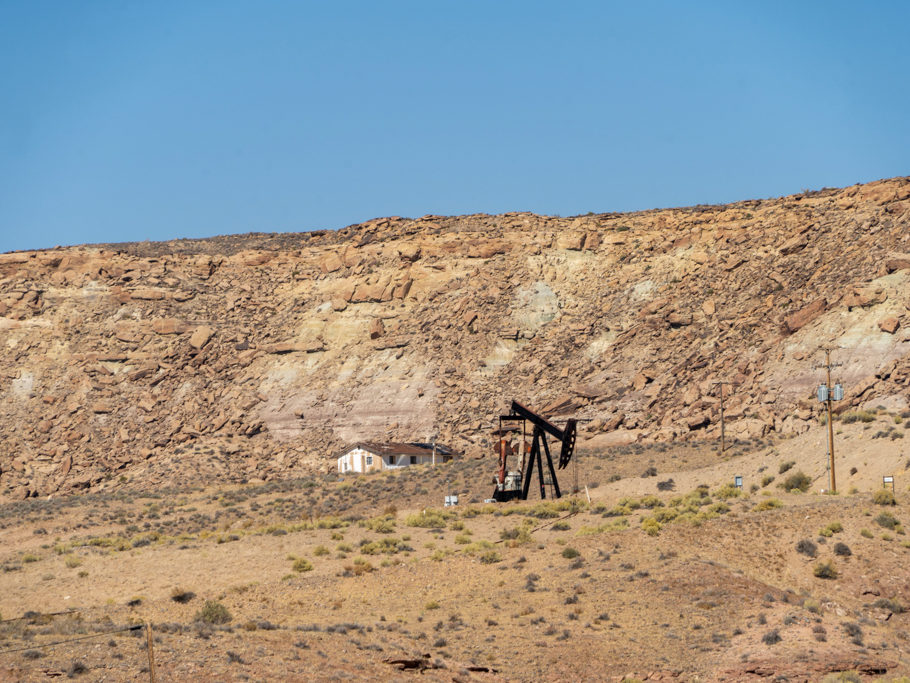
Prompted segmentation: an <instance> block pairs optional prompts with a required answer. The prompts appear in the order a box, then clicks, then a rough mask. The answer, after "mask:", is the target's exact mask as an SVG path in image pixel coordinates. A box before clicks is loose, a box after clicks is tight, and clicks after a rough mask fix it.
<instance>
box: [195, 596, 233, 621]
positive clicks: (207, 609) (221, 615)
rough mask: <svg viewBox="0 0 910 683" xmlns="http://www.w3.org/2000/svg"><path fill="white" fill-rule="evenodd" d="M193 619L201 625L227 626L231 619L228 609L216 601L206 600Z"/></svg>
mask: <svg viewBox="0 0 910 683" xmlns="http://www.w3.org/2000/svg"><path fill="white" fill-rule="evenodd" d="M193 619H194V621H200V622H202V623H203V624H227V623H229V622H230V621H231V620H232V619H233V617H232V616H231V613H230V612H229V611H228V608H227V607H225V606H224V605H222V604H221V603H220V602H218V601H217V600H206V601H205V603H204V604H203V605H202V609H200V610H199V611H198V612H197V613H196V616H195V617H194V618H193Z"/></svg>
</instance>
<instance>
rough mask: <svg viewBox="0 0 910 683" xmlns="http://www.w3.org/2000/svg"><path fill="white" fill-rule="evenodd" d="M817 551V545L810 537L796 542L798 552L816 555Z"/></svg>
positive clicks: (807, 555) (808, 555)
mask: <svg viewBox="0 0 910 683" xmlns="http://www.w3.org/2000/svg"><path fill="white" fill-rule="evenodd" d="M817 551H818V548H817V546H816V545H815V544H814V543H813V542H812V541H810V540H809V539H808V538H804V539H802V540H801V541H799V542H797V544H796V552H798V553H800V554H801V555H805V556H806V557H815V554H816V552H817Z"/></svg>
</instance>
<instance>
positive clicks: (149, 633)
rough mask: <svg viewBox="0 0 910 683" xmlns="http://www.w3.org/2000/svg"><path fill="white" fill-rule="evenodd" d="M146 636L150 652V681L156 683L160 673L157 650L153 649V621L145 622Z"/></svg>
mask: <svg viewBox="0 0 910 683" xmlns="http://www.w3.org/2000/svg"><path fill="white" fill-rule="evenodd" d="M145 637H146V642H147V645H148V647H147V648H146V649H147V650H148V654H149V681H150V682H151V683H155V682H156V681H157V680H158V674H157V672H156V671H155V651H154V650H153V649H152V623H151V622H150V621H147V622H145Z"/></svg>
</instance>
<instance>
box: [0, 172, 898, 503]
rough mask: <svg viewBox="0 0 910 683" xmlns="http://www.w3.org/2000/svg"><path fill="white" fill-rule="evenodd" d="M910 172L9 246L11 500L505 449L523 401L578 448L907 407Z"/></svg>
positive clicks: (0, 339) (799, 424)
mask: <svg viewBox="0 0 910 683" xmlns="http://www.w3.org/2000/svg"><path fill="white" fill-rule="evenodd" d="M908 252H910V178H899V179H892V180H887V181H881V182H876V183H871V184H868V185H858V186H853V187H849V188H846V189H843V190H823V191H820V192H808V193H804V194H802V195H797V196H791V197H784V198H780V199H772V200H765V201H745V202H738V203H736V204H731V205H727V206H697V207H690V208H683V209H667V210H659V211H646V212H640V213H632V214H600V215H588V216H580V217H574V218H553V217H544V216H536V215H532V214H523V213H512V214H504V215H500V216H487V215H474V216H460V217H441V216H425V217H423V218H419V219H403V218H388V219H378V220H373V221H370V222H367V223H364V224H362V225H356V226H351V227H348V228H345V229H343V230H339V231H336V232H316V233H303V234H281V235H261V234H256V235H245V236H234V237H222V238H213V239H210V240H194V241H189V240H180V241H174V242H167V243H125V244H112V245H102V246H90V247H70V248H58V249H54V250H49V251H39V252H26V253H12V254H5V255H2V256H0V344H2V348H3V354H2V357H0V393H2V403H0V411H2V421H0V498H3V497H25V496H29V495H47V494H51V493H54V492H57V491H69V490H74V489H88V488H92V489H95V488H98V487H105V488H111V487H117V486H122V485H134V486H153V485H167V484H174V483H192V482H200V483H203V482H207V481H237V480H241V479H267V478H275V477H282V476H293V475H295V474H301V473H303V472H304V471H306V470H309V469H311V468H314V467H315V468H319V469H325V468H326V467H327V466H333V465H334V462H333V461H330V459H329V456H330V454H331V453H332V452H333V451H334V450H336V449H337V448H338V447H340V446H341V445H342V444H344V443H345V442H348V441H353V440H359V439H395V440H405V441H415V440H419V441H423V440H428V439H432V438H436V439H438V440H439V441H441V442H445V443H450V444H452V445H454V446H456V447H458V448H461V449H463V450H464V451H465V452H466V453H467V454H479V453H481V452H485V447H486V445H487V443H488V439H489V436H488V434H489V430H490V427H491V425H492V424H493V422H494V419H495V416H497V415H498V414H500V412H501V411H502V410H504V409H505V408H506V407H507V406H508V403H509V401H510V400H511V399H512V398H513V397H514V398H518V399H520V400H522V401H523V402H525V403H527V404H529V405H531V406H534V407H536V408H538V409H540V410H542V411H544V412H546V413H548V414H550V415H551V416H558V415H560V414H563V415H567V414H570V413H571V414H575V415H577V416H579V417H585V418H590V419H591V421H589V422H585V423H583V428H582V432H581V434H580V438H581V441H580V446H581V447H582V448H590V449H597V448H606V447H609V446H611V445H616V444H622V443H629V442H631V441H636V440H671V439H690V438H707V437H711V436H713V435H715V434H716V432H717V429H718V428H719V427H718V417H719V412H718V388H717V386H716V385H715V383H716V382H719V381H725V382H729V385H728V386H726V387H725V397H726V400H725V407H726V416H727V418H728V420H729V424H728V433H731V434H732V435H734V436H742V437H757V436H763V435H766V434H768V433H769V432H770V433H774V434H781V435H785V434H788V433H794V432H800V431H802V430H804V429H806V428H807V424H808V423H807V421H808V420H810V419H814V414H813V411H814V402H813V399H812V394H813V389H814V387H815V385H816V384H817V383H818V382H819V381H820V380H821V379H822V374H821V371H819V370H818V369H813V366H814V365H816V364H818V363H819V362H821V361H822V360H823V356H822V355H821V354H820V353H819V352H818V350H819V348H820V347H822V346H830V347H831V348H833V349H834V351H833V360H834V361H836V362H839V363H842V364H843V365H842V366H841V367H839V368H838V369H837V373H836V374H837V375H838V376H839V377H840V378H841V379H842V381H843V382H844V384H845V387H846V391H847V400H845V401H843V402H842V403H841V404H840V405H839V408H841V409H843V408H846V407H847V406H854V405H859V404H862V403H865V402H868V401H872V402H873V404H877V403H882V402H884V403H885V404H886V405H888V406H889V407H894V408H899V409H902V408H905V407H906V399H907V394H908V383H910V338H908V334H907V332H906V329H907V324H908V306H910V287H908V277H910V255H908Z"/></svg>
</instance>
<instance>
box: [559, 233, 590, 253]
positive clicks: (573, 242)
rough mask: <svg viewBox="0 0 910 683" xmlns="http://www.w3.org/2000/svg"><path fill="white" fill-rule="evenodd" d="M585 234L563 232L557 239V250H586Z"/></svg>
mask: <svg viewBox="0 0 910 683" xmlns="http://www.w3.org/2000/svg"><path fill="white" fill-rule="evenodd" d="M585 237H586V235H585V233H583V232H575V231H572V232H563V233H560V234H559V236H558V237H557V238H556V248H557V249H569V250H571V251H581V250H582V249H584V248H585Z"/></svg>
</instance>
